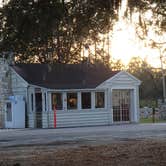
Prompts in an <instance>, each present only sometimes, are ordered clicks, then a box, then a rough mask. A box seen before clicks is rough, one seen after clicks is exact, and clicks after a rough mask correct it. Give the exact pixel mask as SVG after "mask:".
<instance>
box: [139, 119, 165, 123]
mask: <svg viewBox="0 0 166 166" xmlns="http://www.w3.org/2000/svg"><path fill="white" fill-rule="evenodd" d="M140 123H153V119H152V118H144V119H140ZM155 123H166V120H159V119H155Z"/></svg>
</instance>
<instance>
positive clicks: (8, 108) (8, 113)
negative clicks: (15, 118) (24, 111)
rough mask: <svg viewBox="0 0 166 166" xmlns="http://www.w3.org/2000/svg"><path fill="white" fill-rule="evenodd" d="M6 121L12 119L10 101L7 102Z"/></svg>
mask: <svg viewBox="0 0 166 166" xmlns="http://www.w3.org/2000/svg"><path fill="white" fill-rule="evenodd" d="M6 107H7V121H8V122H11V121H12V105H11V103H7V106H6Z"/></svg>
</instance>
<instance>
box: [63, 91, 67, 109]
mask: <svg viewBox="0 0 166 166" xmlns="http://www.w3.org/2000/svg"><path fill="white" fill-rule="evenodd" d="M62 99H63V110H64V111H66V110H67V94H66V92H63V97H62Z"/></svg>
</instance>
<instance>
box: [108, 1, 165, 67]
mask: <svg viewBox="0 0 166 166" xmlns="http://www.w3.org/2000/svg"><path fill="white" fill-rule="evenodd" d="M122 2H123V3H122V6H121V9H120V13H119V21H118V22H117V23H116V24H115V25H114V27H113V34H112V39H111V43H112V44H111V46H110V47H111V56H112V57H111V58H113V59H116V60H117V59H120V60H121V61H122V62H123V63H124V64H125V65H127V64H128V63H129V61H130V59H131V58H132V57H137V56H139V57H141V58H142V59H143V60H146V61H147V62H148V63H149V64H150V65H152V66H153V67H156V68H159V67H161V61H160V50H159V49H152V48H150V47H148V46H146V47H145V42H144V41H142V40H141V39H139V37H138V35H137V34H136V29H135V23H131V22H130V21H128V20H127V19H126V18H124V17H123V15H124V12H125V8H126V5H127V0H124V1H122ZM133 17H134V19H135V21H136V20H138V14H137V13H135V14H133ZM145 17H146V19H147V20H149V19H152V11H148V12H146V14H145ZM134 19H133V20H134ZM149 39H154V40H155V41H159V40H162V41H166V34H164V35H163V36H162V39H161V37H160V39H159V38H158V36H155V35H154V31H153V28H151V29H149ZM165 47H166V46H165Z"/></svg>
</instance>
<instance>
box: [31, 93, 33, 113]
mask: <svg viewBox="0 0 166 166" xmlns="http://www.w3.org/2000/svg"><path fill="white" fill-rule="evenodd" d="M31 110H32V111H33V94H31Z"/></svg>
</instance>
